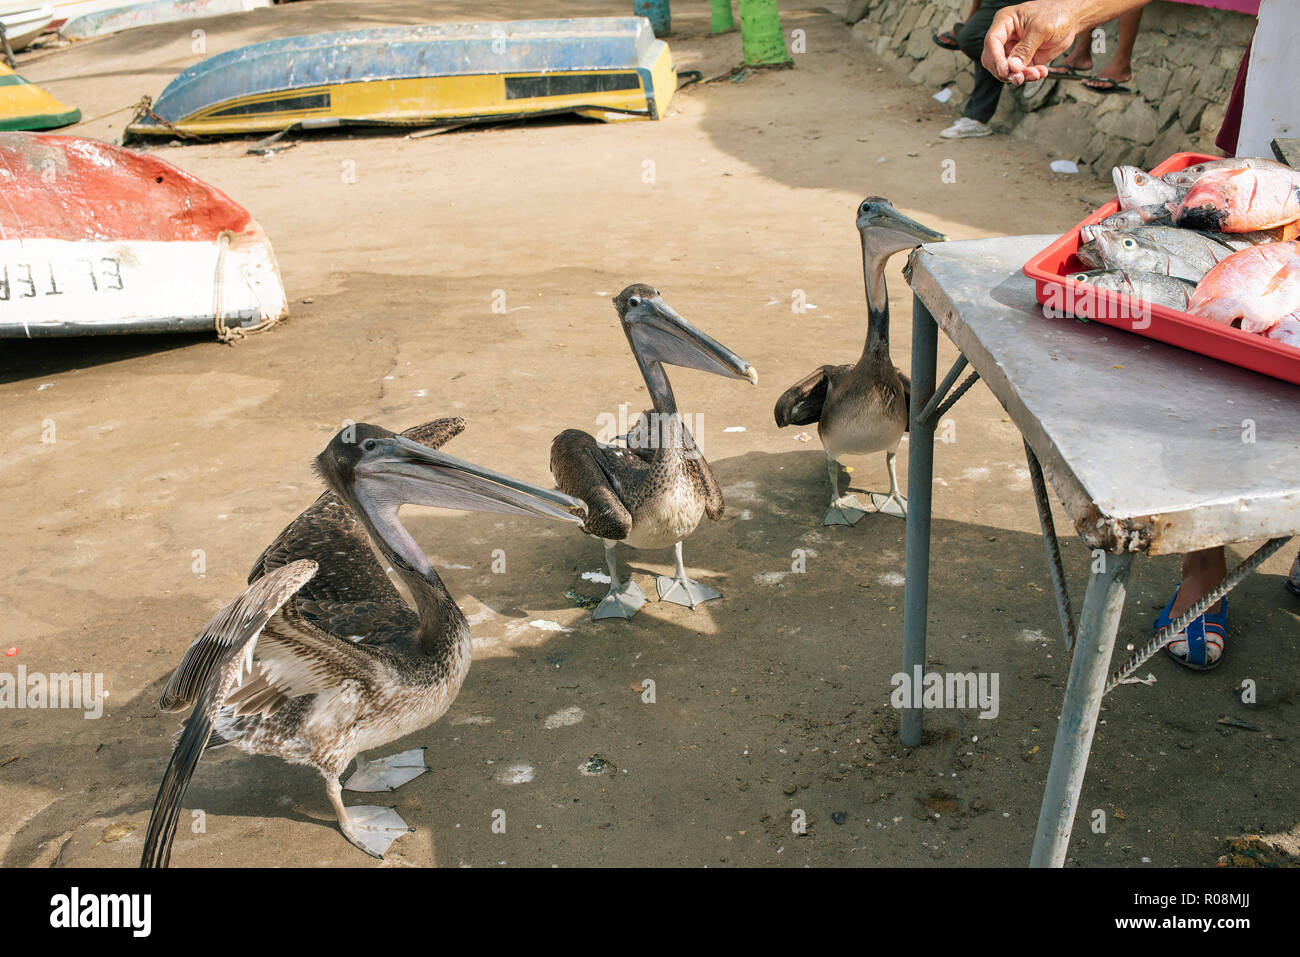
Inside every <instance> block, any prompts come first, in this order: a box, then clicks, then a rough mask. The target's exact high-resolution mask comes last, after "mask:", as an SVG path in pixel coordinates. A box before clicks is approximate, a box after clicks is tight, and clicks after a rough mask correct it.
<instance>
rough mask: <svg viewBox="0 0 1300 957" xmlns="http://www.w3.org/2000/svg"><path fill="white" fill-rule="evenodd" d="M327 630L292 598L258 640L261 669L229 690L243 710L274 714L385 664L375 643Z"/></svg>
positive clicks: (229, 701) (229, 698)
mask: <svg viewBox="0 0 1300 957" xmlns="http://www.w3.org/2000/svg"><path fill="white" fill-rule="evenodd" d="M360 645H361V643H360V642H359V641H354V640H351V639H349V638H344V637H340V636H338V635H334V634H330V633H329V632H327V631H324V630H322V629H321V628H320V627H318V626H317V625H315V624H314V623H313V622H311V621H310V620H308V619H307V618H306V617H304V616H303V614H302V612H301V609H300V608H299V607H298V603H297V602H296V601H290V602H287V603H286V604H285V605H284V607H283V608H281V609H280V611H279V612H278V613H277V614H276V615H275V617H273V618H272V619H271V620H270V621H269V622H267V625H266V629H265V630H264V631H263V633H262V638H261V640H260V641H259V642H258V643H257V663H256V666H255V668H256V672H255V673H254V674H253V675H252V676H251V677H249V678H248V679H247V680H246V681H244V682H243V683H242V684H241V685H240V686H239V687H238V688H236V689H234V690H233V691H231V692H230V693H229V694H227V695H226V700H225V704H226V705H227V706H228V707H230V708H232V709H234V712H235V714H237V715H247V714H254V713H259V714H262V715H264V716H269V715H271V714H274V713H275V712H276V711H278V710H279V709H280V708H281V707H282V706H283V705H284V704H285V703H286V702H288V701H289V700H291V699H293V698H298V697H301V696H303V695H309V694H323V693H326V692H331V691H337V690H338V689H339V688H340V687H341V686H342V685H343V682H344V681H347V680H350V679H351V680H361V681H362V682H366V681H367V679H368V678H370V677H372V676H374V675H375V674H376V673H377V671H380V670H383V665H382V663H381V662H380V661H379V660H378V659H376V657H375V650H374V649H373V648H364V649H363V648H362V647H359V646H360Z"/></svg>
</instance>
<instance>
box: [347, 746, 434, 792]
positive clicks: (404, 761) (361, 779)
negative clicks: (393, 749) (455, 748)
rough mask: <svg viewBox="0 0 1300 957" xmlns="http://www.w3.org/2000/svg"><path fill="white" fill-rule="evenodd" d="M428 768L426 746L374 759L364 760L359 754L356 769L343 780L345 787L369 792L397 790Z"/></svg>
mask: <svg viewBox="0 0 1300 957" xmlns="http://www.w3.org/2000/svg"><path fill="white" fill-rule="evenodd" d="M428 770H429V767H428V765H426V764H425V763H424V748H412V749H411V750H410V751H403V752H401V753H400V754H393V755H389V756H388V757H386V758H378V759H376V760H374V761H362V760H361V755H359V754H358V755H357V767H356V770H354V771H353V772H352V774H351V775H350V776H349V777H348V779H347V780H346V781H344V782H343V789H344V790H345V791H364V792H368V793H373V792H375V791H395V790H397V789H398V788H400V787H401V786H402V785H403V784H405V783H406V782H407V781H414V780H415V779H416V778H418V777H419V776H420V775H421V774H423V773H424V772H425V771H428Z"/></svg>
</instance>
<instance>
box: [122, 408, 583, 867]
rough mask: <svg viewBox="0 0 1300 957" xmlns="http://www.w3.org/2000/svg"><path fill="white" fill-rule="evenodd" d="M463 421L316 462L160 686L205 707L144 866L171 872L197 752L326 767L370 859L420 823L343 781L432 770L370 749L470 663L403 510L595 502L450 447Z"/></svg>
mask: <svg viewBox="0 0 1300 957" xmlns="http://www.w3.org/2000/svg"><path fill="white" fill-rule="evenodd" d="M464 427H465V423H464V420H462V419H439V420H435V421H433V422H429V423H426V424H424V425H422V426H417V427H416V428H414V429H410V430H408V431H407V432H405V433H403V434H402V435H400V436H399V435H394V434H393V433H392V432H389V431H388V430H387V429H383V428H380V427H379V426H376V425H365V424H358V425H354V426H349V427H348V428H346V429H344V430H343V431H341V432H339V433H338V435H336V436H334V438H333V439H332V440H331V441H330V443H329V445H328V446H326V448H325V450H324V451H323V452H322V453H321V454H320V455H319V456H317V457H316V460H315V466H316V470H317V472H319V474H320V476H321V477H322V478H323V479H324V481H325V484H326V486H327V487H328V491H326V492H325V493H324V494H323V495H321V496H320V498H318V499H317V500H316V502H315V504H314V505H312V506H311V507H310V508H309V509H307V510H306V511H305V512H303V513H302V514H301V515H299V516H298V517H297V518H296V519H294V521H293V522H291V523H290V524H289V525H288V526H287V527H286V528H285V529H284V531H282V532H281V533H280V535H279V536H278V537H277V538H276V540H275V541H274V542H272V543H271V545H270V546H269V547H268V548H267V549H266V551H265V552H263V553H262V555H261V557H260V558H259V559H258V560H257V563H256V564H255V565H254V566H253V570H252V572H250V573H249V576H248V580H249V587H248V589H247V590H246V591H245V592H244V593H243V594H242V595H240V596H239V597H238V598H236V599H235V600H234V601H232V602H230V603H229V604H228V605H226V607H225V608H223V609H222V610H221V611H220V612H218V613H217V615H216V617H214V618H213V619H212V620H211V621H210V622H209V623H208V624H207V626H206V627H205V628H204V629H203V631H202V632H201V633H200V634H199V637H198V638H197V639H195V641H194V643H193V644H191V645H190V647H189V649H188V650H187V651H186V652H185V656H184V658H183V659H182V660H181V663H180V666H179V667H178V668H177V669H176V672H175V673H174V674H173V675H172V676H171V680H169V681H168V682H167V686H166V688H165V689H164V690H163V695H162V700H161V702H160V707H161V708H162V710H164V711H180V710H183V709H184V708H186V707H188V706H190V705H191V704H192V705H193V706H194V710H193V712H192V713H191V715H190V717H189V720H188V721H187V722H186V724H185V728H184V730H183V731H182V732H181V734H180V737H179V739H178V741H177V744H176V749H175V751H174V753H173V754H172V758H171V761H170V762H169V763H168V765H167V770H166V772H165V774H164V775H163V780H162V785H161V786H160V787H159V789H158V797H157V799H156V800H155V802H154V807H153V814H152V816H151V817H150V819H149V829H148V831H147V832H146V835H145V842H144V855H143V857H142V859H141V866H142V867H165V866H167V864H168V862H169V861H170V858H171V847H172V840H173V838H174V837H175V833H176V821H177V818H178V816H179V814H180V809H181V801H182V800H183V799H184V797H185V791H186V788H187V787H188V786H189V781H190V778H191V776H192V775H193V773H194V769H195V767H196V766H197V765H198V762H199V758H200V757H201V756H202V754H203V751H204V750H206V749H210V748H217V747H221V746H223V745H226V744H230V745H233V746H234V747H236V748H238V749H239V750H241V751H247V752H248V753H250V754H266V755H272V756H274V757H278V758H280V759H282V760H284V761H287V762H289V763H290V764H306V765H310V766H311V767H314V768H316V770H318V771H319V772H320V773H321V774H322V775H323V776H324V778H325V790H326V793H327V795H328V796H329V800H330V804H331V805H332V806H333V808H334V813H335V814H336V815H337V816H338V821H339V828H340V829H341V830H342V832H343V835H344V837H346V838H347V839H348V840H349V841H351V842H352V843H353V844H355V845H356V846H357V847H359V848H360V849H361V850H363V851H365V852H366V853H367V854H369V855H371V856H372V857H382V856H383V855H384V853H385V852H386V851H387V850H388V848H389V846H390V845H391V844H392V842H393V841H394V840H396V839H397V838H398V837H399V836H400V835H401V834H403V833H406V832H407V831H410V830H412V828H410V827H408V826H407V825H406V823H405V822H404V821H403V820H402V819H401V817H399V816H398V814H397V812H396V811H394V810H393V809H391V808H384V807H370V806H360V807H351V808H345V807H344V805H343V799H342V794H341V791H342V786H341V785H340V783H339V775H340V774H341V773H342V772H343V771H344V769H345V768H347V766H348V765H349V764H350V763H351V762H352V760H353V758H356V759H357V773H356V774H354V775H353V777H352V778H349V780H348V787H349V789H350V790H365V791H380V790H392V789H394V788H396V787H397V786H398V785H400V784H403V783H405V782H406V781H409V780H411V779H412V778H414V777H417V776H418V775H420V774H422V773H423V772H424V771H425V770H428V769H427V768H425V767H424V761H423V754H422V750H421V749H416V750H413V751H407V752H404V753H403V754H400V755H397V756H395V757H394V758H389V759H381V760H376V761H373V762H368V763H367V762H363V761H362V760H361V758H360V753H361V752H362V751H365V750H370V749H373V748H378V747H382V746H383V745H386V744H388V743H389V742H391V741H395V740H397V739H398V738H401V737H404V736H405V735H408V734H411V733H412V732H414V731H418V730H420V729H421V728H424V727H427V726H428V725H430V724H432V723H433V722H434V721H436V720H437V719H438V718H439V717H441V716H442V715H443V713H444V712H446V710H447V708H448V707H449V706H450V705H451V702H452V700H453V699H454V698H455V697H456V692H457V691H459V690H460V686H461V683H462V682H463V681H464V680H465V675H466V674H467V673H468V672H469V666H470V635H469V626H468V625H467V624H466V621H465V616H464V615H462V614H461V612H460V609H459V608H458V607H456V602H455V601H454V600H453V599H452V597H451V595H450V594H449V593H448V592H447V589H446V587H445V586H444V585H443V583H442V580H441V579H440V578H439V577H438V573H437V572H435V571H434V570H433V566H432V565H431V564H430V563H429V559H428V558H427V557H426V556H425V554H424V552H423V551H422V550H421V549H420V547H419V546H418V545H417V544H416V543H415V540H414V539H413V538H412V537H411V535H410V534H409V533H408V532H407V530H406V529H405V528H404V527H403V525H402V523H401V521H400V519H399V517H398V511H399V510H400V508H401V507H402V505H404V504H411V505H429V506H434V507H439V508H454V509H467V510H474V511H484V512H504V513H507V514H519V515H535V516H544V517H548V518H555V519H560V520H562V521H572V522H581V519H579V518H577V517H575V516H574V515H573V514H571V513H570V511H568V510H569V509H573V508H577V509H581V508H582V503H581V502H579V501H577V500H576V499H573V498H570V497H569V496H567V495H563V494H560V493H558V492H554V491H548V490H546V489H542V488H538V487H537V486H534V485H529V484H528V483H526V482H520V481H518V480H516V479H512V478H508V477H507V476H505V475H501V474H499V473H496V472H492V471H490V470H488V469H485V468H482V467H480V466H477V465H471V464H470V463H468V462H462V461H460V460H459V459H455V458H452V457H451V456H450V455H447V454H446V453H443V452H440V451H438V447H439V446H441V445H442V444H443V443H444V442H446V441H447V440H448V439H450V438H452V437H453V436H455V435H457V434H458V433H459V432H460V431H461V430H462V429H463V428H464ZM372 544H373V545H374V547H375V549H377V550H378V551H379V553H380V555H382V556H383V559H384V561H385V562H386V563H387V564H388V565H390V566H391V567H392V569H393V570H394V571H395V573H396V574H397V576H398V577H399V578H400V579H401V580H402V582H403V583H404V584H405V585H406V587H407V589H408V590H409V592H410V594H411V597H412V599H413V601H414V603H415V607H414V608H412V607H410V606H409V605H408V604H407V603H406V602H405V601H403V600H402V598H401V597H400V596H399V595H398V592H397V589H396V588H395V587H394V586H393V583H392V582H391V581H390V580H389V578H388V576H387V574H385V572H384V567H383V566H382V565H381V564H380V563H379V562H378V561H377V560H376V558H375V555H374V552H373V551H372V550H371V545H372Z"/></svg>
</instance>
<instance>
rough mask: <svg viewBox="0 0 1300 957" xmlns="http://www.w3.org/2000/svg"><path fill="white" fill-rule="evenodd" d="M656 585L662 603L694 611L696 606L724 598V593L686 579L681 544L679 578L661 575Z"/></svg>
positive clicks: (678, 558)
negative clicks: (670, 603)
mask: <svg viewBox="0 0 1300 957" xmlns="http://www.w3.org/2000/svg"><path fill="white" fill-rule="evenodd" d="M655 584H656V586H657V587H658V589H659V600H660V601H670V602H672V603H673V604H674V605H685V606H686V607H687V608H692V609H693V608H694V607H695V606H696V605H702V604H703V603H704V602H706V601H712V600H713V599H715V598H721V597H722V592H720V591H715V590H714V589H712V588H710V587H709V586H708V585H701V584H700V583H699V582H697V581H695V580H694V579H691V578H687V577H686V566H685V565H684V564H682V543H681V542H678V543H677V577H676V578H669V577H668V576H667V575H660V576H659V577H658V578H657V579H656V580H655Z"/></svg>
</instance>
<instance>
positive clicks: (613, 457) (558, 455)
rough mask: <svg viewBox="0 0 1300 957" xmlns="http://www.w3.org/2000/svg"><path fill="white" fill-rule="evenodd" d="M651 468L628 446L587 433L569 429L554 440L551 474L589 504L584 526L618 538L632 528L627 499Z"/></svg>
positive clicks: (568, 492) (563, 489)
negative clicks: (601, 440)
mask: <svg viewBox="0 0 1300 957" xmlns="http://www.w3.org/2000/svg"><path fill="white" fill-rule="evenodd" d="M649 471H650V466H649V464H648V463H647V462H646V461H645V460H644V459H642V458H640V457H639V456H638V455H637V454H636V453H634V452H630V451H628V450H627V449H620V448H613V447H610V446H603V445H601V444H600V443H599V442H597V441H596V440H595V439H594V438H592V437H591V436H590V435H588V434H587V433H586V432H580V431H578V430H577V429H566V430H565V431H564V432H561V433H560V434H559V435H557V436H556V437H555V441H554V442H552V443H551V474H552V475H553V476H555V484H556V485H558V486H559V488H560V491H561V492H563V493H564V494H565V495H572V496H573V497H574V498H580V499H582V500H583V501H584V502H586V503H587V520H586V521H585V522H584V523H583V526H582V527H583V529H584V530H585V531H587V532H588V533H590V534H592V535H598V536H600V537H601V538H606V539H613V540H618V539H622V538H626V537H627V533H628V532H629V531H630V530H631V528H632V513H631V512H630V511H628V507H627V500H628V496H629V494H630V493H631V491H632V490H633V489H635V488H637V487H638V486H639V485H640V484H641V482H642V481H643V480H644V479H645V476H646V474H647V473H648V472H649Z"/></svg>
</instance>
